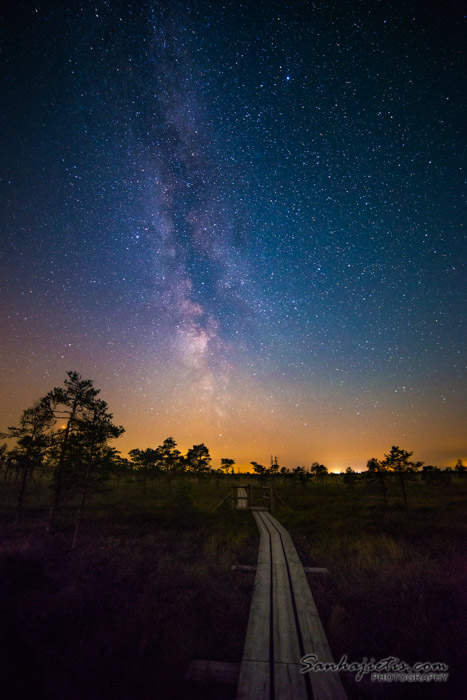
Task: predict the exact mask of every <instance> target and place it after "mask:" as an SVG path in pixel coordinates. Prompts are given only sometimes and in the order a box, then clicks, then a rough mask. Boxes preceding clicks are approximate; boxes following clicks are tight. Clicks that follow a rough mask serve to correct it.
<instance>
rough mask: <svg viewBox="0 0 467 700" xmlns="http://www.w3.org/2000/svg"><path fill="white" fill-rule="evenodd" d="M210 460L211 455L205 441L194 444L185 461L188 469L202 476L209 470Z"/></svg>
mask: <svg viewBox="0 0 467 700" xmlns="http://www.w3.org/2000/svg"><path fill="white" fill-rule="evenodd" d="M210 461H211V457H210V454H209V450H208V448H207V447H206V445H205V444H204V443H201V444H200V445H193V447H191V448H190V449H189V450H188V452H187V453H186V456H185V462H186V465H187V467H188V470H189V471H191V472H193V473H194V474H196V475H197V476H201V475H202V474H205V473H206V472H207V471H208V470H209V462H210Z"/></svg>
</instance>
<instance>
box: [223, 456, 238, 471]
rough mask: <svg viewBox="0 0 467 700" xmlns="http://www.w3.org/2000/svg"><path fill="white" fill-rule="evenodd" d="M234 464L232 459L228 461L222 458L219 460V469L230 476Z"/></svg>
mask: <svg viewBox="0 0 467 700" xmlns="http://www.w3.org/2000/svg"><path fill="white" fill-rule="evenodd" d="M234 464H235V460H234V459H229V458H227V457H223V458H222V459H221V469H222V471H223V472H225V473H226V474H228V473H229V472H230V473H231V474H233V473H234Z"/></svg>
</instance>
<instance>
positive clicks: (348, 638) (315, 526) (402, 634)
mask: <svg viewBox="0 0 467 700" xmlns="http://www.w3.org/2000/svg"><path fill="white" fill-rule="evenodd" d="M282 495H283V498H284V500H285V501H286V502H289V503H290V504H291V505H292V504H293V505H294V507H295V509H294V510H292V509H282V510H281V511H279V512H278V513H277V517H278V518H279V519H280V520H281V521H282V522H283V523H284V525H285V526H286V527H287V528H288V529H289V531H290V533H291V534H292V536H293V538H294V541H295V543H296V545H297V548H298V550H299V552H300V554H301V558H302V561H304V563H305V564H309V565H313V566H320V567H327V568H328V570H329V572H330V573H329V574H326V575H323V574H310V575H309V581H310V586H311V588H312V591H313V595H314V597H315V600H316V603H317V606H318V609H319V612H320V616H321V619H322V621H323V625H324V628H325V630H326V632H327V635H328V638H329V641H330V644H331V647H332V649H333V652H334V656H335V657H336V659H339V658H341V657H342V656H343V655H344V654H346V655H347V656H348V658H349V660H352V661H361V660H362V659H364V658H365V657H366V658H368V659H370V658H371V657H373V658H375V659H376V660H380V659H384V658H387V657H390V656H393V657H397V658H399V659H401V660H403V661H406V662H407V663H409V664H413V663H415V662H418V661H430V662H444V663H446V664H448V665H449V673H450V677H449V681H448V683H434V682H432V683H417V684H411V683H401V682H399V683H394V682H393V683H388V682H387V683H377V682H371V681H370V679H369V677H366V679H365V680H362V681H361V682H360V683H357V682H355V674H347V675H346V677H345V682H346V688H347V691H348V693H349V696H350V697H351V698H358V699H363V698H375V699H378V700H379V699H380V698H381V700H386V699H389V698H419V697H420V698H428V699H429V698H446V699H448V698H449V699H454V698H463V697H465V687H467V681H466V675H465V654H466V651H467V644H466V630H467V625H466V622H467V620H466V616H465V611H466V602H467V559H466V552H465V536H466V531H467V527H466V517H465V515H466V509H465V505H466V503H467V484H466V483H464V481H463V480H460V479H459V480H454V481H453V483H452V484H451V485H449V486H447V487H439V486H438V487H433V486H426V485H424V484H422V483H413V484H411V485H410V488H409V505H410V509H409V513H408V515H407V514H405V512H404V510H403V509H402V508H401V507H400V505H399V501H400V498H399V493H398V490H397V484H395V485H393V486H392V487H391V491H390V503H392V504H393V505H392V506H391V507H390V509H389V512H388V513H387V514H386V515H385V514H384V511H383V509H382V508H381V503H380V498H379V496H378V495H377V494H373V493H369V492H368V491H367V490H366V489H365V488H364V487H363V486H358V487H356V488H354V489H347V488H345V487H343V486H342V485H340V484H336V485H332V484H328V485H327V486H323V487H322V488H319V487H315V488H309V489H308V490H307V489H301V490H300V491H299V492H297V491H296V490H294V489H291V488H289V489H283V490H282Z"/></svg>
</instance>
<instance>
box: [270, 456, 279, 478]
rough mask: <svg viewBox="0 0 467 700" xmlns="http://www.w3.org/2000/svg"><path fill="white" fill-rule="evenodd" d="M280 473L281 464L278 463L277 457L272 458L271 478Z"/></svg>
mask: <svg viewBox="0 0 467 700" xmlns="http://www.w3.org/2000/svg"><path fill="white" fill-rule="evenodd" d="M278 471H279V462H278V461H277V457H274V458H273V457H272V456H271V466H270V467H269V469H268V473H269V474H270V476H275V475H276V474H277V472H278Z"/></svg>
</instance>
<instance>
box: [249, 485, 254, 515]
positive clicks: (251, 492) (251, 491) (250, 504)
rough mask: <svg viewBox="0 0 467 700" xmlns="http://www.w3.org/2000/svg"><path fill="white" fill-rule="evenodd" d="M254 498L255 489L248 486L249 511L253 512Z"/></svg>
mask: <svg viewBox="0 0 467 700" xmlns="http://www.w3.org/2000/svg"><path fill="white" fill-rule="evenodd" d="M252 498H253V489H252V486H251V484H248V510H251V506H252Z"/></svg>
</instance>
